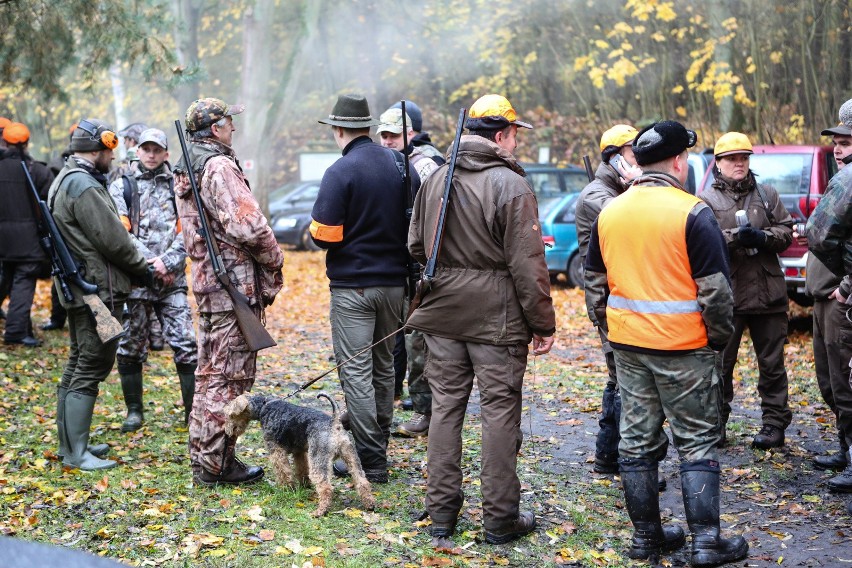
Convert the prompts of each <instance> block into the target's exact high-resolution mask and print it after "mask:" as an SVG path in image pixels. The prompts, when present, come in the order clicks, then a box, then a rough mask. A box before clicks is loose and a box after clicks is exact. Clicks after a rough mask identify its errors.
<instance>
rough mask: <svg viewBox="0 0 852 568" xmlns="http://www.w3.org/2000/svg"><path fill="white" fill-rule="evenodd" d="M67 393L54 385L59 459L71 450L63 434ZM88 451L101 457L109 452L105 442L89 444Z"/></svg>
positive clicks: (57, 453)
mask: <svg viewBox="0 0 852 568" xmlns="http://www.w3.org/2000/svg"><path fill="white" fill-rule="evenodd" d="M67 394H68V389H66V388H62V387H56V432H57V437H58V438H59V449H58V450H57V452H56V455H57V456H58V457H59V459H60V460H61V459H63V458H64V457H65V456H67V455H70V454H69V452H70V451H71V450H69V449H68V437H67V435H66V434H65V397H66V395H67ZM89 453H90V454H92V455H93V456H95V457H99V458H102V457H104V456H105V455H107V454H108V453H109V446H108V445H106V444H97V445H95V446H89Z"/></svg>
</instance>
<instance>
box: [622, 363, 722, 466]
mask: <svg viewBox="0 0 852 568" xmlns="http://www.w3.org/2000/svg"><path fill="white" fill-rule="evenodd" d="M715 362H716V355H715V353H714V352H713V350H712V349H710V348H709V347H703V348H701V349H696V350H694V351H691V352H689V353H685V354H680V355H650V354H647V353H635V352H633V351H625V350H623V349H615V364H616V367H617V368H618V386H619V389H620V390H621V424H620V431H621V442H620V443H619V445H618V454H619V456H620V460H624V459H645V460H653V461H661V460H662V459H663V458H665V456H666V452H667V451H668V447H669V439H668V437H667V436H666V434H665V432H664V431H663V422H665V420H666V419H668V421H669V427H670V428H671V431H672V437H673V439H674V443H675V447H676V448H677V450H678V453H679V454H680V459H681V461H684V462H694V461H698V460H717V455H716V444H717V443H718V442H719V438H720V436H721V432H722V431H721V426H722V415H721V413H722V400H721V394H722V389H721V388H720V384H719V376H718V374H717V373H716V365H715Z"/></svg>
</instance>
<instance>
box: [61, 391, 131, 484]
mask: <svg viewBox="0 0 852 568" xmlns="http://www.w3.org/2000/svg"><path fill="white" fill-rule="evenodd" d="M95 398H96V397H94V396H91V395H86V394H81V393H79V392H69V393H68V394H67V395H66V396H65V411H64V414H63V417H62V418H63V421H64V423H65V437H66V438H67V440H68V453H67V454H66V455H65V458H64V459H63V460H62V463H63V464H64V465H67V466H70V467H78V468H80V469H82V470H83V471H97V470H101V469H110V468H112V467H115V466H117V465H118V463H117V462H114V461H112V460H102V459H100V458H98V457H96V456H94V455H92V454H91V453H90V452H89V450H88V447H89V429H90V428H91V427H92V413H93V412H94V410H95Z"/></svg>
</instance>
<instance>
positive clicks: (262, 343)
mask: <svg viewBox="0 0 852 568" xmlns="http://www.w3.org/2000/svg"><path fill="white" fill-rule="evenodd" d="M175 128H176V129H177V133H178V140H180V149H181V151H182V152H183V161H184V164H185V166H186V173H187V177H188V178H189V185H190V187H192V195H193V197H195V206H196V207H197V208H198V220H199V223H200V224H201V229H200V230H199V231H198V233H199V234H200V235H201V236H202V237H204V242H205V243H207V254H209V255H210V264H211V266H212V267H213V273H214V274H215V275H216V279H217V280H218V281H219V283H220V284H221V285H222V287H223V288H224V289H225V291H226V292H227V293H228V296H230V297H231V301H232V302H233V303H234V315H235V316H236V318H237V325H238V326H239V327H240V332H241V333H242V334H243V337H244V338H245V340H246V344H247V345H248V347H249V351H260V350H261V349H266V348H267V347H274V346H275V345H277V343H275V340H274V339H272V336H271V335H269V332H268V331H266V328H265V327H263V324H262V323H261V322H260V320H259V319H258V317H257V316H256V315H255V313H254V310H252V308H251V305H250V304H249V299H248V296H246V295H245V294H243V293H242V292H240V291H239V290H237V287H236V286H235V285H234V282H233V281H232V280H231V277H230V275H229V274H228V272H227V270H225V265H224V263H223V262H222V253H221V252H219V245H218V244H217V243H216V240H215V239H214V238H213V234H212V233H211V232H210V228H209V223H208V219H207V210H206V209H205V208H204V202H203V201H202V200H201V193H200V192H199V191H198V184H197V183H196V181H195V172H194V171H192V162H191V161H190V159H189V149H188V148H187V146H186V140H184V138H183V129H182V126H181V122H180V120H176V121H175Z"/></svg>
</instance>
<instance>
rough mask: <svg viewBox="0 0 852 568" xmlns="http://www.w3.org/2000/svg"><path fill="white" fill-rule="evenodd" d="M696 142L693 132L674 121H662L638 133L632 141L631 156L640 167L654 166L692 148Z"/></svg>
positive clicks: (696, 138)
mask: <svg viewBox="0 0 852 568" xmlns="http://www.w3.org/2000/svg"><path fill="white" fill-rule="evenodd" d="M697 141H698V136H697V135H696V134H695V132H694V131H693V130H687V129H686V128H685V127H684V126H683V125H682V124H681V123H679V122H675V121H674V120H664V121H662V122H655V123H654V124H650V125H648V126H646V127H645V128H643V129H642V130H641V131H639V134H637V135H636V138H635V139H634V140H633V154H634V155H635V156H636V163H637V164H638V165H640V166H646V165H648V164H656V163H657V162H662V161H663V160H666V159H668V158H671V157H673V156H677V155H678V154H680V153H681V152H683V151H684V150H686V149H687V148H692V147H693V146H695V143H696V142H697Z"/></svg>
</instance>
